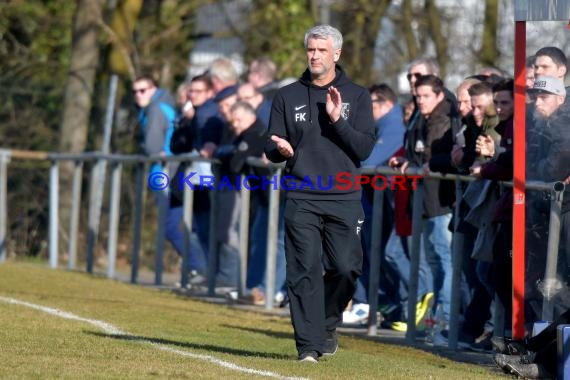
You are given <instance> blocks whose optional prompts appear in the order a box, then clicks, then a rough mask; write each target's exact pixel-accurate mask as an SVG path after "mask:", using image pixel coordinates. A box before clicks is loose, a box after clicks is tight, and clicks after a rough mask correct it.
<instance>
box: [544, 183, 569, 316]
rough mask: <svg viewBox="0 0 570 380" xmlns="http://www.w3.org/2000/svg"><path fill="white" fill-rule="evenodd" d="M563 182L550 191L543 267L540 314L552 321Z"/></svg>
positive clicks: (556, 184)
mask: <svg viewBox="0 0 570 380" xmlns="http://www.w3.org/2000/svg"><path fill="white" fill-rule="evenodd" d="M564 188H565V186H564V184H563V183H562V182H556V183H555V184H554V186H553V189H552V190H551V192H550V219H549V224H548V246H547V250H546V266H545V269H544V280H543V283H544V287H543V297H544V298H543V300H542V315H541V318H542V320H544V321H552V320H553V314H554V305H553V304H552V298H553V297H554V295H555V293H556V291H555V290H554V288H555V287H556V285H555V283H556V282H557V280H556V272H557V269H556V268H557V264H558V247H559V245H560V213H561V212H562V198H563V196H564Z"/></svg>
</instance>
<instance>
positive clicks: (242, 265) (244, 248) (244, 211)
mask: <svg viewBox="0 0 570 380" xmlns="http://www.w3.org/2000/svg"><path fill="white" fill-rule="evenodd" d="M242 179H243V176H239V180H240V181H242ZM240 185H241V190H240V196H241V202H240V207H241V208H240V219H239V273H238V275H239V280H238V284H239V288H238V297H243V296H244V295H245V291H246V279H247V262H248V260H247V256H248V248H249V205H250V203H251V191H250V190H249V185H247V184H246V183H245V181H244V182H242V183H241V184H240Z"/></svg>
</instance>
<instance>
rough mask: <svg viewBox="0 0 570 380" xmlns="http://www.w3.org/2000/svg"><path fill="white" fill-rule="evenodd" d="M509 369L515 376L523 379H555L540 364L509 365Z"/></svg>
mask: <svg viewBox="0 0 570 380" xmlns="http://www.w3.org/2000/svg"><path fill="white" fill-rule="evenodd" d="M507 369H508V370H509V372H510V373H511V374H513V375H516V376H518V377H522V378H523V379H553V378H554V377H553V376H552V375H551V374H550V373H549V372H548V371H547V370H546V369H545V368H544V367H543V366H542V365H540V364H536V363H531V364H522V363H510V364H507Z"/></svg>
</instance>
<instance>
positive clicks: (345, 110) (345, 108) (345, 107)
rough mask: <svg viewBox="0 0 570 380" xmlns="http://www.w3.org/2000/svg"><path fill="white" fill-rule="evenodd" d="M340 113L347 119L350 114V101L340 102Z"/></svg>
mask: <svg viewBox="0 0 570 380" xmlns="http://www.w3.org/2000/svg"><path fill="white" fill-rule="evenodd" d="M340 115H341V116H342V118H343V119H345V120H346V119H348V116H349V115H350V103H342V108H341V109H340Z"/></svg>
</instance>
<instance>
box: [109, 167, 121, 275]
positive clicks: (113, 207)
mask: <svg viewBox="0 0 570 380" xmlns="http://www.w3.org/2000/svg"><path fill="white" fill-rule="evenodd" d="M122 170H123V165H122V164H121V163H120V162H114V163H113V166H112V168H111V190H110V200H109V202H110V210H109V211H110V215H109V237H108V240H107V255H108V263H107V277H109V278H114V277H115V265H116V262H117V240H118V228H119V207H120V203H121V173H122Z"/></svg>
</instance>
